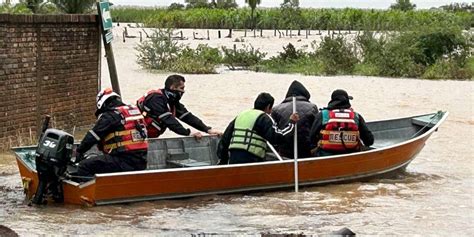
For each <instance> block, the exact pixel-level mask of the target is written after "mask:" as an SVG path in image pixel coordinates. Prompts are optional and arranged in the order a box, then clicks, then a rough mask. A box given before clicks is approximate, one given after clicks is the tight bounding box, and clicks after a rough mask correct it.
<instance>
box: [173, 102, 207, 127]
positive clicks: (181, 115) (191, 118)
mask: <svg viewBox="0 0 474 237" xmlns="http://www.w3.org/2000/svg"><path fill="white" fill-rule="evenodd" d="M176 117H178V119H179V120H181V121H183V122H185V123H186V124H188V125H189V126H191V127H193V128H195V129H197V130H199V131H202V132H206V133H207V132H208V131H209V130H210V129H211V127H209V126H207V125H206V124H204V122H203V121H202V120H201V119H199V118H198V117H196V116H195V115H194V114H192V113H191V112H190V111H188V110H187V109H186V107H185V106H184V105H183V104H181V103H178V104H177V105H176Z"/></svg>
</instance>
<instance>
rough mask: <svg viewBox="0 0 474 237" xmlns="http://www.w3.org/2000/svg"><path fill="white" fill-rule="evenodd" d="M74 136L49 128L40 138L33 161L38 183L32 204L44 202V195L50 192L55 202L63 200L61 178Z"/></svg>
mask: <svg viewBox="0 0 474 237" xmlns="http://www.w3.org/2000/svg"><path fill="white" fill-rule="evenodd" d="M73 144H74V137H73V136H72V135H71V134H69V133H66V132H64V131H61V130H58V129H54V128H50V129H47V130H46V131H45V132H44V133H43V136H42V137H41V138H40V141H39V143H38V148H37V149H36V154H35V162H36V171H37V172H38V178H39V184H38V188H37V189H36V193H35V196H34V198H33V200H32V202H33V203H34V204H38V205H39V204H44V203H46V200H45V196H46V195H49V194H51V195H52V198H53V200H54V201H55V202H63V201H64V196H63V187H62V183H61V180H62V179H63V175H64V173H65V172H66V170H67V165H68V163H69V162H70V160H71V157H72V147H73Z"/></svg>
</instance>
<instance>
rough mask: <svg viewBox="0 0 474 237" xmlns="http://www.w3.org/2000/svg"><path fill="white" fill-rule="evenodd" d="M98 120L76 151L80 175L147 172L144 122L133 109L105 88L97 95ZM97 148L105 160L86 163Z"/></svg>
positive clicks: (146, 144)
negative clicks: (86, 155) (94, 148)
mask: <svg viewBox="0 0 474 237" xmlns="http://www.w3.org/2000/svg"><path fill="white" fill-rule="evenodd" d="M95 115H96V116H97V117H98V118H97V121H96V124H95V125H94V127H93V128H92V129H91V130H89V131H88V132H87V134H86V135H85V137H84V139H83V140H82V142H81V144H80V145H79V146H78V147H77V149H76V162H79V163H78V169H77V172H76V173H74V175H77V176H79V179H81V176H87V177H91V176H93V175H94V174H98V173H111V172H120V171H135V170H144V169H146V166H147V160H146V156H147V151H148V142H147V134H146V128H145V121H144V118H143V116H142V115H141V113H140V110H139V109H138V108H137V107H136V106H134V105H125V104H124V103H123V102H122V100H121V98H120V96H119V95H118V94H117V93H115V92H113V91H112V89H110V88H106V89H103V90H101V91H100V92H99V94H98V95H97V111H96V113H95ZM94 145H97V148H98V149H99V150H100V151H102V153H103V156H95V157H91V158H89V159H84V154H85V153H86V152H87V151H89V150H90V149H91V148H92V147H93V146H94Z"/></svg>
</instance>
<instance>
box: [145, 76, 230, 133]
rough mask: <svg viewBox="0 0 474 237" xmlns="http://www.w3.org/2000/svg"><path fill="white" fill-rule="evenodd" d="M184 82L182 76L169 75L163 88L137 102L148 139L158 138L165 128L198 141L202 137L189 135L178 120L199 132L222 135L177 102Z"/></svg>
mask: <svg viewBox="0 0 474 237" xmlns="http://www.w3.org/2000/svg"><path fill="white" fill-rule="evenodd" d="M185 81H186V80H185V79H184V77H183V76H180V75H171V76H169V77H168V78H166V81H165V88H163V89H158V90H150V91H148V92H147V93H146V94H145V95H143V96H142V97H140V98H139V99H138V100H137V106H138V108H139V109H140V110H141V111H142V114H143V115H144V116H145V123H146V126H147V131H148V137H149V138H155V137H159V136H160V135H161V134H163V133H164V132H165V130H166V128H170V130H171V131H173V132H175V133H177V134H179V135H183V136H189V135H191V136H194V137H196V138H198V139H199V138H201V137H202V134H201V133H200V132H194V133H191V130H190V129H186V128H184V127H183V125H181V123H179V121H178V119H179V120H181V121H183V122H185V123H187V124H188V125H190V126H192V127H194V128H195V129H197V130H199V131H202V132H206V133H208V134H211V135H222V132H220V131H217V130H214V129H212V128H211V127H209V126H207V125H205V124H204V123H203V122H202V120H201V119H199V118H198V117H196V116H195V115H193V114H192V113H191V112H189V111H188V110H187V109H186V108H185V107H184V105H183V104H181V103H180V102H179V101H180V99H181V97H182V96H183V94H184V83H185Z"/></svg>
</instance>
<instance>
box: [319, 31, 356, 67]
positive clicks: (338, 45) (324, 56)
mask: <svg viewBox="0 0 474 237" xmlns="http://www.w3.org/2000/svg"><path fill="white" fill-rule="evenodd" d="M316 56H317V57H318V58H319V59H320V60H321V62H323V71H324V73H325V74H327V75H336V74H350V73H351V72H352V70H353V69H354V65H355V64H356V63H357V62H358V60H357V57H356V56H355V53H354V52H353V51H352V49H351V45H349V43H347V42H346V41H345V40H344V38H343V37H340V36H338V37H336V38H332V37H329V36H326V37H324V39H323V41H322V42H321V44H320V45H319V48H318V49H317V50H316Z"/></svg>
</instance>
